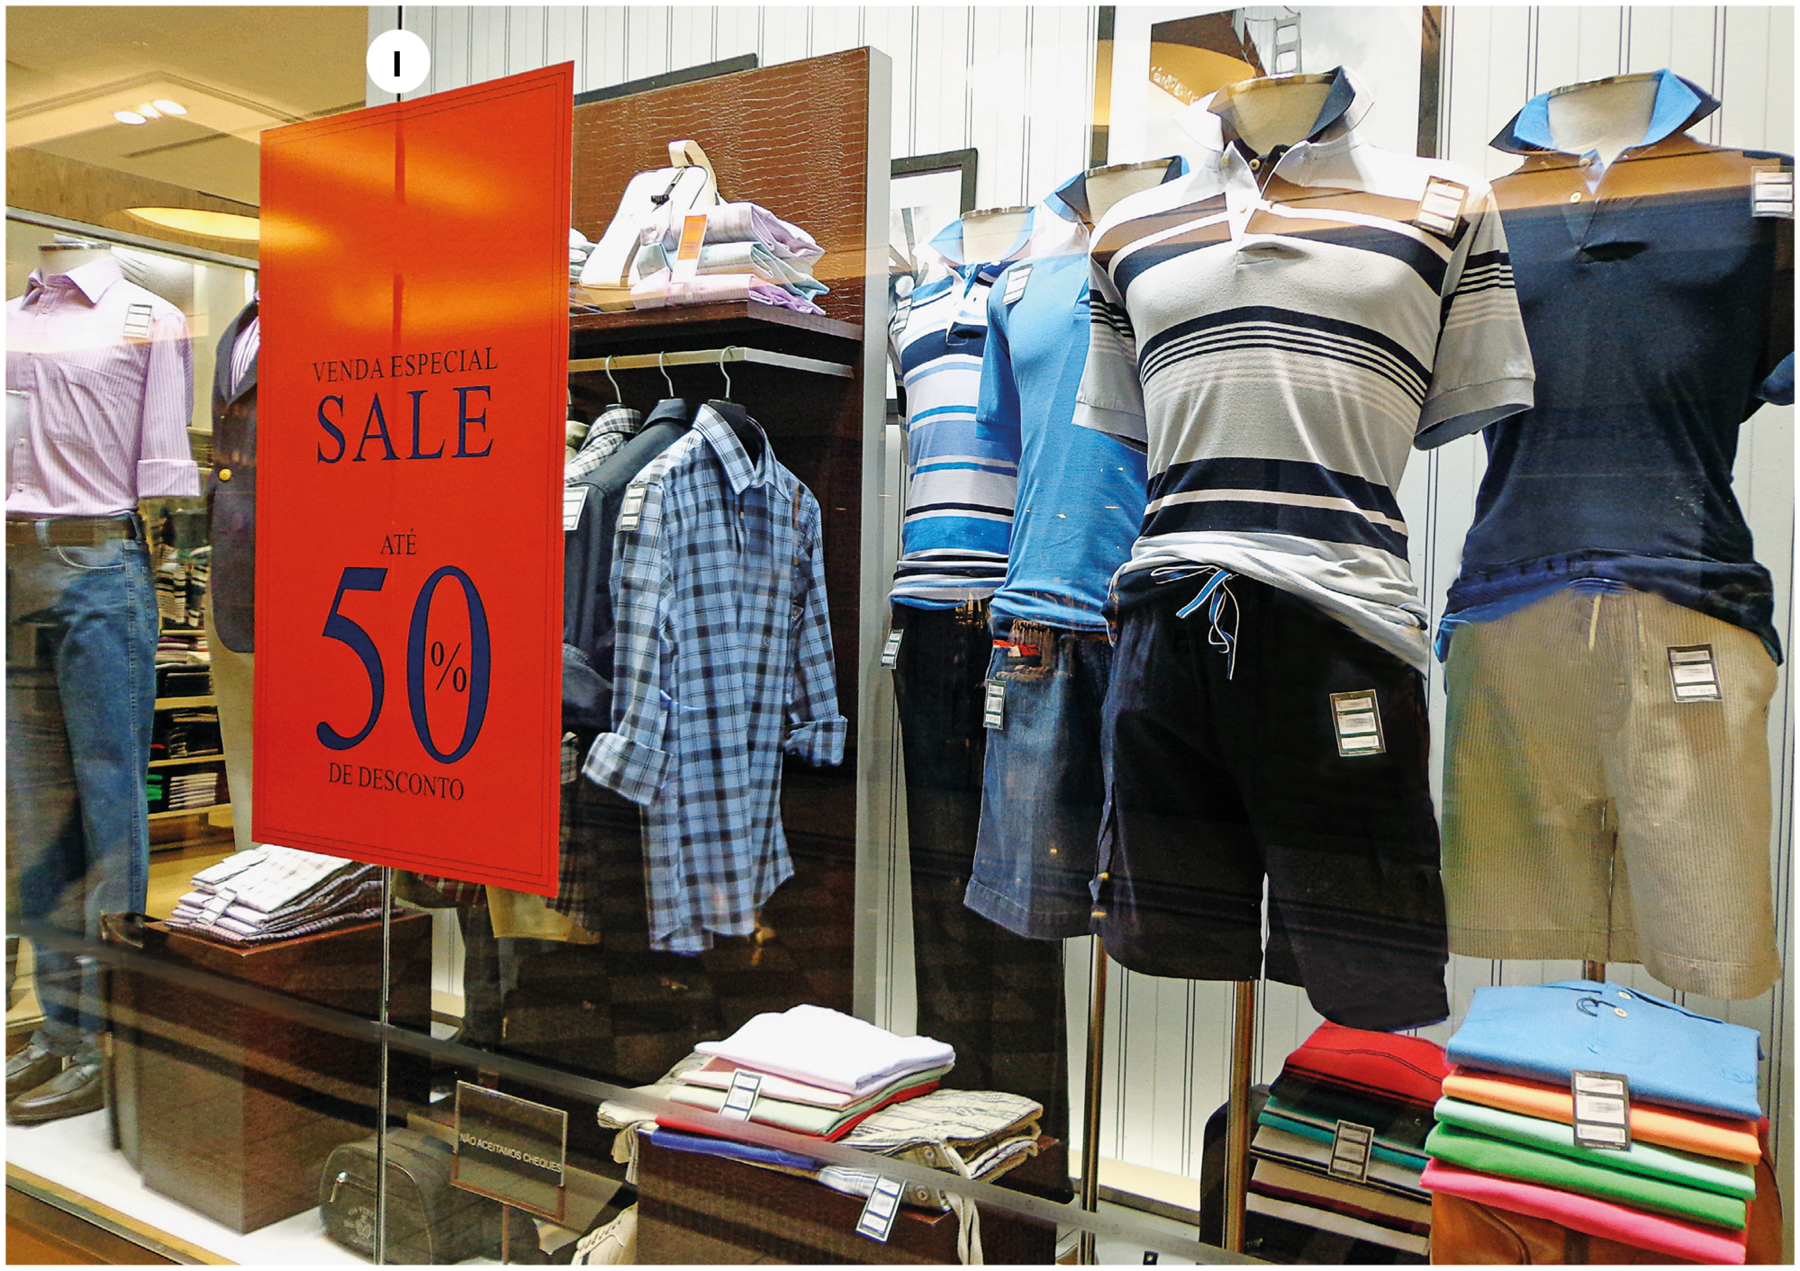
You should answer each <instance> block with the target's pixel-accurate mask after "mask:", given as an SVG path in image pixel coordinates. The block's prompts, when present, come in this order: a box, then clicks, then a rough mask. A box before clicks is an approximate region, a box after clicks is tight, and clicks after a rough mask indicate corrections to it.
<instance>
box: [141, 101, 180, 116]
mask: <svg viewBox="0 0 1800 1271" xmlns="http://www.w3.org/2000/svg"><path fill="white" fill-rule="evenodd" d="M150 104H151V105H152V106H154V107H156V108H157V109H158V110H160V111H162V113H163V114H165V115H185V114H187V107H186V106H183V105H182V104H181V103H180V102H172V101H170V100H169V99H168V98H167V97H158V98H157V99H156V100H155V101H153V102H151V103H150Z"/></svg>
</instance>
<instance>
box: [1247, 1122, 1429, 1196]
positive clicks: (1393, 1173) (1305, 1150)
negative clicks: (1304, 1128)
mask: <svg viewBox="0 0 1800 1271" xmlns="http://www.w3.org/2000/svg"><path fill="white" fill-rule="evenodd" d="M1250 1154H1251V1155H1252V1156H1255V1157H1259V1158H1261V1159H1263V1160H1270V1161H1279V1162H1281V1163H1282V1164H1284V1165H1292V1166H1294V1167H1295V1168H1297V1169H1306V1170H1312V1171H1314V1172H1316V1173H1319V1174H1324V1175H1327V1176H1328V1175H1329V1174H1330V1165H1331V1144H1330V1143H1329V1142H1320V1141H1319V1140H1317V1139H1312V1138H1308V1137H1306V1136H1305V1135H1302V1134H1295V1133H1292V1132H1291V1131H1288V1130H1282V1129H1277V1128H1275V1127H1274V1126H1268V1125H1264V1126H1259V1127H1258V1128H1257V1131H1256V1137H1255V1138H1253V1139H1251V1140H1250ZM1420 1173H1421V1171H1420V1170H1418V1169H1415V1168H1413V1167H1411V1166H1408V1165H1396V1164H1394V1163H1393V1162H1392V1161H1391V1160H1388V1159H1386V1158H1385V1157H1384V1156H1383V1155H1382V1154H1380V1153H1375V1154H1372V1155H1371V1156H1370V1157H1369V1171H1368V1174H1367V1176H1366V1178H1365V1179H1364V1182H1365V1185H1367V1186H1369V1187H1380V1188H1383V1189H1384V1190H1387V1191H1390V1192H1394V1193H1396V1194H1398V1195H1401V1196H1414V1197H1417V1196H1423V1195H1424V1194H1425V1190H1424V1188H1423V1187H1421V1186H1420V1185H1419V1175H1420Z"/></svg>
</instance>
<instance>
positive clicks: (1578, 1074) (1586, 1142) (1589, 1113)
mask: <svg viewBox="0 0 1800 1271" xmlns="http://www.w3.org/2000/svg"><path fill="white" fill-rule="evenodd" d="M1569 1093H1570V1094H1572V1095H1574V1096H1575V1142H1576V1144H1577V1145H1578V1146H1580V1147H1601V1148H1611V1149H1616V1150H1619V1151H1623V1150H1624V1149H1626V1148H1628V1147H1630V1146H1631V1081H1630V1079H1629V1078H1627V1077H1625V1076H1623V1075H1622V1074H1620V1073H1616V1072H1582V1071H1580V1070H1576V1071H1574V1072H1571V1073H1570V1074H1569Z"/></svg>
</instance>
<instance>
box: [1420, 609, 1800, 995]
mask: <svg viewBox="0 0 1800 1271" xmlns="http://www.w3.org/2000/svg"><path fill="white" fill-rule="evenodd" d="M1702 649H1706V650H1710V655H1708V654H1706V653H1702V652H1700V650H1702ZM1672 651H1673V653H1672ZM1676 668H1679V671H1678V670H1677V669H1676ZM1709 668H1710V669H1709ZM1446 671H1447V674H1446V687H1447V689H1448V691H1449V696H1450V708H1449V716H1448V721H1447V727H1446V729H1445V760H1444V805H1443V832H1444V868H1443V876H1444V892H1445V902H1446V906H1447V908H1448V912H1449V919H1450V948H1451V951H1452V952H1455V953H1464V954H1469V955H1471V956H1474V957H1480V958H1584V959H1592V960H1595V961H1602V962H1641V963H1642V964H1643V965H1644V967H1645V968H1646V969H1648V970H1649V972H1650V974H1652V975H1654V976H1655V977H1656V978H1657V979H1658V980H1661V981H1662V982H1663V983H1664V984H1667V985H1668V986H1669V987H1670V988H1674V989H1679V990H1683V991H1685V992H1689V993H1702V994H1705V995H1706V996H1708V997H1726V998H1746V997H1755V996H1756V995H1757V994H1759V993H1761V992H1762V991H1763V990H1764V989H1766V988H1768V987H1769V986H1770V985H1771V984H1773V983H1774V982H1775V980H1776V978H1777V977H1778V976H1779V975H1780V973H1781V964H1780V958H1779V956H1778V954H1777V952H1776V945H1775V926H1774V915H1773V904H1772V894H1771V887H1770V878H1769V874H1770V867H1769V825H1770V797H1769V743H1768V723H1769V699H1770V697H1771V696H1772V695H1773V693H1774V691H1775V663H1774V660H1773V659H1772V658H1771V657H1770V656H1769V654H1768V652H1767V651H1766V650H1765V649H1764V648H1763V645H1762V642H1761V641H1760V640H1758V639H1757V638H1756V637H1755V636H1754V635H1752V634H1751V633H1750V632H1748V631H1745V630H1743V629H1742V628H1740V627H1736V626H1733V625H1732V624H1730V623H1727V622H1723V621H1720V620H1719V619H1717V618H1712V617H1709V616H1707V615H1705V614H1702V613H1698V612H1695V611H1694V610H1691V609H1686V608H1683V607H1682V606H1680V605H1677V604H1674V603H1673V602H1671V601H1668V600H1664V599H1663V598H1662V597H1660V596H1657V595H1653V594H1651V593H1648V592H1640V591H1631V590H1617V591H1592V590H1583V589H1579V588H1568V589H1565V590H1563V591H1559V592H1556V593H1553V594H1552V595H1550V596H1547V597H1545V598H1544V599H1542V600H1538V601H1535V602H1533V603H1532V604H1530V605H1528V606H1526V607H1525V608H1523V609H1520V610H1517V611H1515V612H1514V613H1511V614H1508V615H1506V616H1505V617H1502V618H1497V619H1495V620H1493V621H1491V622H1476V623H1470V624H1468V625H1466V626H1462V627H1458V628H1457V630H1456V633H1455V636H1454V638H1453V640H1452V641H1451V645H1450V652H1449V658H1448V664H1447V668H1446ZM1678 674H1679V676H1680V679H1679V680H1678V679H1677V675H1678ZM1678 683H1679V684H1680V685H1681V686H1682V688H1681V694H1682V695H1681V696H1677V691H1678V690H1677V685H1678Z"/></svg>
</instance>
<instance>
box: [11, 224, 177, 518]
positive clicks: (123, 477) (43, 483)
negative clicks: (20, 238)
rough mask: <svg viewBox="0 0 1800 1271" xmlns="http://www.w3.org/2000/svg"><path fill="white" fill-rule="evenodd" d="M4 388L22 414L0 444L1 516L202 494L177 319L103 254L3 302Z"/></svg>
mask: <svg viewBox="0 0 1800 1271" xmlns="http://www.w3.org/2000/svg"><path fill="white" fill-rule="evenodd" d="M6 390H7V392H8V394H13V393H19V394H23V395H24V398H25V400H26V403H27V407H28V409H27V411H26V415H25V420H24V422H23V426H22V427H21V428H20V429H19V430H18V431H17V433H16V434H14V430H13V429H12V428H11V427H10V426H9V429H8V432H9V435H8V437H7V439H6V444H7V449H8V454H7V459H8V463H7V469H8V484H7V488H6V513H7V515H8V516H32V517H42V516H115V515H117V514H119V513H121V512H129V511H133V510H135V509H136V507H137V503H138V500H139V499H147V498H156V497H159V496H167V495H197V494H199V493H200V470H199V468H198V466H197V465H196V464H195V463H194V458H193V451H192V450H191V449H190V448H189V446H188V434H187V429H188V423H189V421H190V419H191V418H192V416H193V405H194V364H193V353H192V351H191V349H190V348H189V345H188V328H187V319H185V318H184V317H182V315H181V311H180V310H179V309H177V308H176V307H175V306H174V305H172V304H170V303H169V302H168V301H166V300H164V299H163V298H162V297H161V296H158V295H156V294H154V293H153V292H149V291H146V290H144V288H142V287H139V286H137V285H136V284H135V283H130V282H127V281H125V276H124V273H123V272H122V271H121V270H120V268H119V262H118V261H117V260H115V259H113V258H112V257H110V256H108V257H106V258H105V259H102V260H95V261H90V262H88V263H87V264H85V265H82V266H80V267H79V268H76V269H72V270H70V271H69V272H68V273H67V274H52V275H51V276H49V277H48V278H46V277H43V276H42V271H38V270H34V271H33V272H32V275H31V278H30V279H29V281H28V282H27V283H26V285H25V294H24V295H22V296H19V297H16V298H15V299H12V300H9V301H7V302H6Z"/></svg>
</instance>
